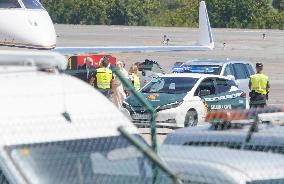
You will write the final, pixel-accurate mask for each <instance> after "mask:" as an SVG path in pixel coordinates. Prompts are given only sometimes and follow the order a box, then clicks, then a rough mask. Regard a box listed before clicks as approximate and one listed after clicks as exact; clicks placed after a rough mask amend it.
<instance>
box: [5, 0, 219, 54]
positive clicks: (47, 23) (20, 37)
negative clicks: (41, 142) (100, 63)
mask: <svg viewBox="0 0 284 184" xmlns="http://www.w3.org/2000/svg"><path fill="white" fill-rule="evenodd" d="M0 17H1V19H0V45H3V46H12V47H27V48H34V49H50V50H54V51H58V52H60V53H62V54H68V53H69V54H70V53H73V54H76V53H98V52H109V53H112V52H163V51H190V50H212V49H213V48H214V41H213V37H212V32H211V27H210V22H209V18H208V14H207V9H206V5H205V2H204V1H201V2H200V7H199V36H198V41H197V43H196V44H195V45H177V46H169V45H160V46H115V47H111V46H109V47H56V32H55V29H54V26H53V22H52V20H51V18H50V16H49V14H48V12H47V11H46V10H45V8H44V7H43V6H42V4H41V3H40V2H39V1H38V0H0Z"/></svg>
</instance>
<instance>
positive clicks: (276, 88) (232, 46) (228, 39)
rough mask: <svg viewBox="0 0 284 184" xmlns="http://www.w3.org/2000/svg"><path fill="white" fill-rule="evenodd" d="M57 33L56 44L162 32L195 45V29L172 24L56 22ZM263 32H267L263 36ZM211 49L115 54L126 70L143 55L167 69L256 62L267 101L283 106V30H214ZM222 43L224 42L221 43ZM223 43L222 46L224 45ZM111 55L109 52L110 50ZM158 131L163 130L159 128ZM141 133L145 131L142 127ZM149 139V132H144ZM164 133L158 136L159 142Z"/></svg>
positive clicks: (103, 42)
mask: <svg viewBox="0 0 284 184" xmlns="http://www.w3.org/2000/svg"><path fill="white" fill-rule="evenodd" d="M55 29H56V32H57V34H58V40H57V46H133V45H161V41H162V39H163V36H164V35H167V37H168V38H169V39H170V42H169V44H170V45H185V44H194V43H196V40H197V34H198V30H197V29H192V28H174V27H135V26H134V27H129V26H86V25H55ZM263 33H264V34H265V35H266V37H265V39H263ZM213 38H214V41H215V49H214V50H213V51H188V52H159V53H119V54H118V53H115V54H113V55H114V56H115V57H116V58H117V59H118V60H123V61H125V63H126V69H128V68H129V66H130V65H131V64H133V63H135V62H141V61H144V60H145V59H146V58H148V59H153V60H156V61H158V63H159V64H160V65H161V66H162V67H163V69H164V70H165V71H166V72H170V71H171V66H172V65H173V64H174V63H175V62H177V61H187V60H190V59H194V58H214V59H226V58H230V59H236V60H246V61H250V62H251V63H253V64H255V63H256V62H262V63H263V64H264V73H265V74H266V75H268V76H269V80H270V84H271V89H270V95H269V104H275V105H284V72H283V70H284V31H280V30H255V29H253V30H252V29H213ZM224 43H225V44H224ZM224 45H225V47H224ZM110 54H111V53H110ZM159 131H162V132H165V131H164V130H161V129H159V130H158V132H159ZM141 132H144V133H145V132H148V131H147V130H145V129H143V130H141ZM145 135H146V137H147V139H148V140H149V134H145ZM163 138H164V134H163V135H160V136H159V138H158V142H161V141H162V140H163Z"/></svg>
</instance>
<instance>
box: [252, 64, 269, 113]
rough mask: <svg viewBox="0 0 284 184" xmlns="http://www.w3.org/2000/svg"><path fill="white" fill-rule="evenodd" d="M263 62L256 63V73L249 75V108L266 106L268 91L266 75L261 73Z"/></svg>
mask: <svg viewBox="0 0 284 184" xmlns="http://www.w3.org/2000/svg"><path fill="white" fill-rule="evenodd" d="M262 70H263V64H262V63H256V74H254V75H251V76H250V81H249V88H250V90H251V91H250V93H249V96H250V108H263V107H264V106H266V102H267V100H268V93H269V88H270V85H269V81H268V77H267V76H266V75H264V74H263V73H262Z"/></svg>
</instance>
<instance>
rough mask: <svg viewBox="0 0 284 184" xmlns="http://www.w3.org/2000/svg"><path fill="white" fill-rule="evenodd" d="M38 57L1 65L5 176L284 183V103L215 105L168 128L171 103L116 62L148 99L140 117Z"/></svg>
mask: <svg viewBox="0 0 284 184" xmlns="http://www.w3.org/2000/svg"><path fill="white" fill-rule="evenodd" d="M44 58H45V59H46V57H44ZM1 60H4V61H5V63H7V58H5V57H0V63H1ZM20 60H21V59H20ZM36 60H37V59H36ZM25 61H26V60H25ZM29 61H30V60H29ZM16 63H18V65H20V64H19V62H18V59H17V62H16ZM20 63H22V62H20ZM33 63H36V62H30V63H29V64H28V66H27V64H25V63H24V65H25V67H24V68H21V67H15V68H13V67H11V66H6V65H5V66H4V67H2V66H1V70H0V83H1V84H2V86H3V87H2V88H1V90H0V102H1V103H0V112H1V113H0V149H1V150H0V183H4V184H7V183H20V184H22V183H32V184H49V183H52V184H57V183H58V184H61V183H62V184H65V183H66V184H67V183H68V184H89V183H92V184H93V183H97V184H108V183H123V184H127V183H129V184H130V183H131V184H132V183H135V184H136V183H137V184H140V183H141V184H148V183H149V184H158V183H161V184H164V183H165V184H168V183H169V184H172V183H173V184H175V183H178V184H179V183H189V184H192V183H194V184H195V183H197V184H201V183H202V184H213V183H216V184H217V183H224V184H228V183H229V184H230V183H241V184H266V183H275V184H276V183H277V184H278V183H280V184H281V183H284V169H283V168H284V157H283V153H284V144H283V143H284V136H283V135H284V134H283V131H284V129H283V128H284V126H283V125H284V114H283V111H284V110H283V109H284V108H282V107H271V106H267V107H265V108H260V109H249V110H219V111H208V112H206V122H197V124H191V125H192V126H189V127H186V128H181V127H180V128H174V127H171V132H170V133H166V132H163V133H164V134H166V135H162V136H165V137H164V138H161V135H160V133H161V131H162V130H163V131H164V130H165V129H168V128H169V127H168V126H163V124H162V123H159V124H158V123H157V121H156V120H157V119H158V118H157V117H158V116H163V113H160V112H161V111H159V110H161V109H159V108H160V106H155V107H153V106H152V104H154V103H153V102H156V101H157V100H159V99H158V98H157V96H156V95H154V94H155V92H151V93H150V94H147V95H144V94H142V93H141V92H140V91H136V90H135V89H134V87H133V85H132V84H131V83H130V82H129V81H128V80H127V79H126V78H125V77H124V76H123V75H122V74H121V73H120V72H119V71H117V70H116V69H113V73H114V75H115V77H116V79H119V82H120V83H121V84H122V85H124V90H126V91H127V93H128V94H129V97H128V98H127V99H128V102H129V100H133V101H134V100H135V101H136V104H139V105H137V106H139V108H140V109H139V112H138V114H140V115H138V116H136V117H135V118H133V117H134V116H133V115H134V114H135V113H137V111H135V110H134V111H133V109H132V108H137V106H135V105H133V106H132V105H130V104H129V103H128V104H127V103H123V105H122V107H120V108H117V107H115V105H114V104H113V103H112V102H110V101H109V100H108V99H106V98H105V97H104V96H103V95H102V94H100V93H99V91H96V90H94V89H92V87H90V86H87V85H86V84H84V83H82V82H81V81H79V80H75V79H74V78H72V77H69V76H66V75H65V74H62V73H60V72H57V71H55V70H54V68H53V69H51V70H50V68H48V69H44V68H42V67H43V65H42V62H41V67H40V68H38V70H37V69H36V68H35V67H34V66H30V65H32V64H33ZM10 64H11V63H10ZM74 72H75V73H76V74H77V73H80V72H85V71H74ZM63 73H68V74H73V75H74V73H72V71H63ZM153 80H155V79H153ZM173 86H174V85H169V86H168V88H171V89H173ZM142 92H143V90H142ZM174 95H177V94H174ZM92 97H94V98H92ZM125 102H127V100H125ZM150 102H152V103H150ZM154 105H155V104H154ZM178 105H180V104H177V103H174V104H171V105H170V106H168V107H167V108H175V107H177V106H178ZM157 107H158V108H157ZM205 107H206V106H205V105H204V108H205ZM164 110H165V109H164ZM144 114H146V116H143V115H144ZM149 114H150V116H148V115H149ZM164 115H167V114H164ZM141 118H142V119H143V122H141V123H142V124H139V122H138V121H137V119H138V120H139V119H141ZM159 118H160V119H161V117H159ZM181 118H182V119H186V117H181ZM133 120H136V121H133ZM167 123H169V122H167ZM134 125H135V126H134ZM142 125H143V126H142ZM187 125H189V124H187ZM145 129H146V130H145ZM144 130H145V131H148V134H150V138H148V137H146V136H145V134H144V133H147V132H144ZM162 139H163V140H162Z"/></svg>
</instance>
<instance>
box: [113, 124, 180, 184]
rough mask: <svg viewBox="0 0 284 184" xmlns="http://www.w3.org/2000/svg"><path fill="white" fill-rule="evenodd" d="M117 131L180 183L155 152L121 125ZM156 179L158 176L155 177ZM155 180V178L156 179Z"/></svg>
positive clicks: (177, 183)
mask: <svg viewBox="0 0 284 184" xmlns="http://www.w3.org/2000/svg"><path fill="white" fill-rule="evenodd" d="M118 131H119V132H120V133H121V134H122V135H123V136H124V137H125V138H126V139H127V140H128V141H129V142H130V143H131V144H133V145H134V146H135V147H136V148H137V149H138V150H140V151H141V152H142V153H143V154H144V155H145V156H146V157H147V158H148V159H150V160H151V161H152V162H153V163H154V164H155V165H157V166H158V167H159V168H160V169H161V170H162V171H164V172H165V173H167V174H168V175H169V177H170V178H172V180H173V181H174V182H175V183H176V184H182V181H181V180H180V179H179V178H178V176H177V175H176V174H175V173H174V172H173V171H172V170H171V169H170V168H168V167H167V165H166V164H164V162H163V161H162V160H161V159H160V158H159V157H158V156H157V154H156V153H155V152H154V151H153V150H151V149H149V147H147V145H145V144H142V143H141V142H139V141H138V140H137V139H136V138H135V137H134V136H133V135H131V134H129V133H128V132H127V131H126V130H125V129H124V128H123V127H119V128H118ZM157 179H158V178H157ZM156 181H157V180H156Z"/></svg>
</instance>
